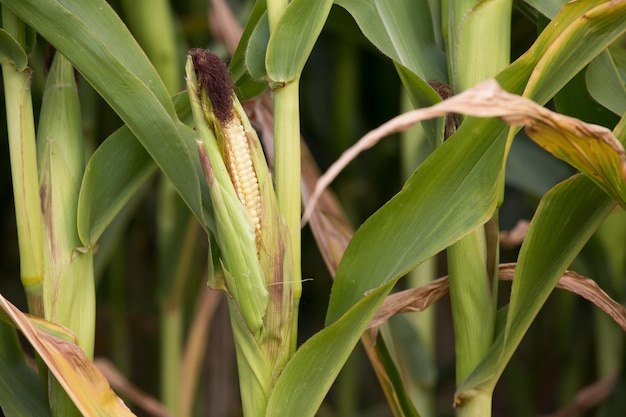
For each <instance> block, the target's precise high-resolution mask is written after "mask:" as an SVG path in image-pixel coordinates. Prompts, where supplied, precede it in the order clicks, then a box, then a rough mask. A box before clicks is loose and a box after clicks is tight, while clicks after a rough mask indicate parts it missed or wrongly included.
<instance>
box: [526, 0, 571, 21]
mask: <svg viewBox="0 0 626 417" xmlns="http://www.w3.org/2000/svg"><path fill="white" fill-rule="evenodd" d="M526 2H527V3H528V4H530V5H531V6H533V7H534V8H535V9H537V10H538V11H539V12H541V13H542V14H543V15H544V16H546V17H548V18H550V19H552V18H553V17H554V16H556V15H557V13H559V10H561V7H563V5H564V4H565V3H566V2H567V0H527V1H526Z"/></svg>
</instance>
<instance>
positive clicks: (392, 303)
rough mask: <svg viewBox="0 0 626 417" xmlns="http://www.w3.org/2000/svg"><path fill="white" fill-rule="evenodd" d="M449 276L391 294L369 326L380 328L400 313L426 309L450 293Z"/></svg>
mask: <svg viewBox="0 0 626 417" xmlns="http://www.w3.org/2000/svg"><path fill="white" fill-rule="evenodd" d="M448 288H449V285H448V277H443V278H439V279H436V280H434V281H431V282H429V283H428V284H425V285H422V286H421V287H417V288H410V289H408V290H404V291H399V292H397V293H394V294H391V295H389V296H388V297H387V298H386V299H385V301H384V302H383V304H382V305H381V306H380V308H379V309H378V312H376V315H375V316H374V318H372V321H370V324H369V326H368V328H370V329H372V328H378V327H380V326H381V325H382V324H383V323H384V322H386V321H387V320H389V319H390V318H391V317H393V316H395V315H396V314H400V313H412V312H419V311H424V310H426V309H427V308H428V307H430V306H431V305H432V304H434V303H435V302H437V301H439V299H440V298H441V297H443V296H444V295H446V294H447V293H448Z"/></svg>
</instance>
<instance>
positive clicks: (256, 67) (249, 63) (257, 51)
mask: <svg viewBox="0 0 626 417" xmlns="http://www.w3.org/2000/svg"><path fill="white" fill-rule="evenodd" d="M269 40H270V23H269V20H268V16H267V12H265V13H263V15H262V16H261V17H260V18H259V20H258V23H257V24H256V26H255V27H254V30H253V31H252V33H251V34H250V40H249V41H248V48H247V49H246V50H245V62H246V68H247V70H248V72H249V73H250V75H251V76H252V77H254V78H255V79H257V80H263V79H265V78H267V70H266V69H265V51H266V50H267V44H268V42H269Z"/></svg>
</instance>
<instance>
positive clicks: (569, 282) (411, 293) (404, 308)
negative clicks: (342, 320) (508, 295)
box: [368, 262, 626, 331]
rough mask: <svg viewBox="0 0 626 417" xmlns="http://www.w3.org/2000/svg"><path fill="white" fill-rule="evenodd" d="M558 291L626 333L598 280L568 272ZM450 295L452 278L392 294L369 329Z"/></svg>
mask: <svg viewBox="0 0 626 417" xmlns="http://www.w3.org/2000/svg"><path fill="white" fill-rule="evenodd" d="M516 265H517V264H516V263H514V262H512V263H506V264H500V270H499V278H500V280H502V281H512V280H513V276H514V274H515V267H516ZM556 287H557V288H561V289H564V290H568V291H570V292H573V293H574V294H578V295H579V296H581V297H583V298H584V299H586V300H588V301H591V302H592V303H593V304H595V305H596V307H598V308H600V309H601V310H602V311H604V312H605V313H606V314H608V315H609V316H610V317H611V318H612V319H613V320H614V321H615V322H616V323H617V324H618V325H619V326H620V327H621V328H622V329H623V330H624V331H626V308H624V306H623V305H621V304H620V303H618V302H616V301H615V300H613V299H612V298H611V297H610V296H609V295H608V294H607V293H605V292H604V291H603V290H602V288H600V287H599V286H598V284H596V282H595V281H594V280H592V279H590V278H585V277H583V276H581V275H578V274H577V273H575V272H573V271H565V273H564V274H563V276H562V277H561V279H560V280H559V282H558V283H557V284H556ZM447 292H448V277H442V278H439V279H437V280H435V281H432V282H430V283H428V284H426V285H422V286H421V287H418V288H410V289H408V290H404V291H400V292H397V293H395V294H391V295H390V296H388V297H387V298H386V299H385V301H384V302H383V304H382V305H381V307H380V308H379V309H378V312H377V313H376V315H375V316H374V317H373V318H372V321H371V322H370V324H369V326H368V328H369V329H376V328H378V327H380V325H381V324H383V323H384V322H386V321H387V320H389V319H390V318H391V317H393V316H395V315H396V314H400V313H408V312H413V311H423V310H425V309H426V308H428V307H430V306H431V305H432V304H433V303H435V302H436V301H437V300H439V299H440V298H441V297H443V296H444V295H445V294H446V293H447Z"/></svg>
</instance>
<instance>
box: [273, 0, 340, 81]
mask: <svg viewBox="0 0 626 417" xmlns="http://www.w3.org/2000/svg"><path fill="white" fill-rule="evenodd" d="M332 4H333V2H332V0H317V1H309V0H293V1H292V2H291V3H289V6H287V8H286V9H285V12H284V13H283V14H282V15H281V17H280V20H279V21H278V24H277V25H276V27H275V28H274V30H273V32H272V35H271V37H270V40H269V43H268V45H267V56H266V57H265V66H266V68H267V75H268V77H269V78H270V80H271V81H273V82H275V83H279V84H283V83H285V84H286V83H289V82H291V81H293V80H295V79H297V78H299V77H300V74H301V73H302V69H303V68H304V64H305V63H306V60H307V59H308V57H309V55H310V54H311V51H312V50H313V45H315V41H317V37H318V36H319V34H320V32H321V31H322V28H323V27H324V23H325V22H326V18H327V17H328V13H330V8H331V6H332Z"/></svg>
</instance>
